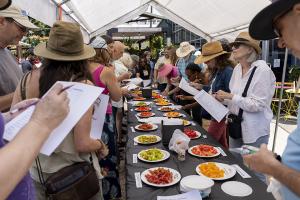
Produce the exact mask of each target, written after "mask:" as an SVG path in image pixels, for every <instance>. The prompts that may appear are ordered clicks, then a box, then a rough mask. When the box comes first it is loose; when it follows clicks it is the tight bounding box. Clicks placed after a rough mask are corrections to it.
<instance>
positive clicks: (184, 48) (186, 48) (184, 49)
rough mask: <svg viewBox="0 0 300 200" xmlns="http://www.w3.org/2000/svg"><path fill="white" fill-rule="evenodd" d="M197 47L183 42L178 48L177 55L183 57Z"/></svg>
mask: <svg viewBox="0 0 300 200" xmlns="http://www.w3.org/2000/svg"><path fill="white" fill-rule="evenodd" d="M195 49H196V48H195V47H194V46H193V45H191V44H190V43H188V42H181V43H180V45H179V48H178V49H176V55H177V57H178V58H183V57H185V56H187V55H189V54H190V53H191V52H193V51H195Z"/></svg>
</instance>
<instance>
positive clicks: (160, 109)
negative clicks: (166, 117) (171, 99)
mask: <svg viewBox="0 0 300 200" xmlns="http://www.w3.org/2000/svg"><path fill="white" fill-rule="evenodd" d="M164 107H168V106H162V107H160V108H158V109H157V110H159V111H161V112H170V111H174V110H175V108H171V107H170V108H171V109H172V110H168V111H164V110H162V108H164Z"/></svg>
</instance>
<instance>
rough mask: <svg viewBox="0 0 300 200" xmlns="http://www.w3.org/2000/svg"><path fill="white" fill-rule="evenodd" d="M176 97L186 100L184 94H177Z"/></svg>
mask: <svg viewBox="0 0 300 200" xmlns="http://www.w3.org/2000/svg"><path fill="white" fill-rule="evenodd" d="M176 98H178V99H180V100H188V98H187V96H185V95H177V96H176Z"/></svg>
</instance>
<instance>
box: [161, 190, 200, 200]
mask: <svg viewBox="0 0 300 200" xmlns="http://www.w3.org/2000/svg"><path fill="white" fill-rule="evenodd" d="M201 199H202V197H201V195H200V192H199V191H198V190H192V191H190V192H187V193H183V194H178V195H172V196H157V200H201Z"/></svg>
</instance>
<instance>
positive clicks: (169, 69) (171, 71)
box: [158, 64, 178, 77]
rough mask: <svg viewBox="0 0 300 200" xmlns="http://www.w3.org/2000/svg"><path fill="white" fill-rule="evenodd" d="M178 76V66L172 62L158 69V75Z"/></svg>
mask: <svg viewBox="0 0 300 200" xmlns="http://www.w3.org/2000/svg"><path fill="white" fill-rule="evenodd" d="M167 76H171V77H177V76H178V71H177V68H176V67H175V66H173V65H171V64H164V65H163V66H162V67H160V68H159V69H158V77H167Z"/></svg>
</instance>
